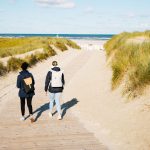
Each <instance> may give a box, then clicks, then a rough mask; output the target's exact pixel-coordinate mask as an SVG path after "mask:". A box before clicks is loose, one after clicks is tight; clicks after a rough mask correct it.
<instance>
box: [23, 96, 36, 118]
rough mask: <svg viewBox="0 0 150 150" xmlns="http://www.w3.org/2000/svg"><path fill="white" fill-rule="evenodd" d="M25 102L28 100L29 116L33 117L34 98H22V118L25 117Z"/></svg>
mask: <svg viewBox="0 0 150 150" xmlns="http://www.w3.org/2000/svg"><path fill="white" fill-rule="evenodd" d="M25 100H27V106H28V109H29V114H30V115H32V113H33V112H32V97H28V98H25V97H20V105H21V114H22V116H24V115H25Z"/></svg>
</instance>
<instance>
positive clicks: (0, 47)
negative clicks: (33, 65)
mask: <svg viewBox="0 0 150 150" xmlns="http://www.w3.org/2000/svg"><path fill="white" fill-rule="evenodd" d="M49 44H50V45H52V44H53V45H54V46H56V47H57V48H59V49H60V50H62V51H64V50H67V47H66V45H68V46H70V47H72V48H77V49H79V48H80V47H79V46H78V45H76V43H74V42H72V41H71V40H68V39H63V38H51V37H28V38H0V57H6V56H13V55H16V54H23V53H26V52H29V51H32V50H34V49H38V48H44V49H48V47H49Z"/></svg>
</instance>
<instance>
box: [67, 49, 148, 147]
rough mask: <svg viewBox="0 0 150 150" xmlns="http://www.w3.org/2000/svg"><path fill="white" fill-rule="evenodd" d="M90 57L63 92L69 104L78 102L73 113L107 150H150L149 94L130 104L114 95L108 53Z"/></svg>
mask: <svg viewBox="0 0 150 150" xmlns="http://www.w3.org/2000/svg"><path fill="white" fill-rule="evenodd" d="M87 53H90V55H91V57H90V59H89V60H88V62H87V63H86V64H85V65H84V66H83V67H82V68H81V69H80V70H79V72H77V73H76V75H75V76H74V77H73V78H72V80H71V82H70V83H69V85H68V86H67V87H66V89H65V91H64V99H65V100H66V101H68V100H69V99H70V98H71V97H72V96H74V97H76V98H77V99H78V101H79V102H78V105H77V106H76V107H73V108H72V110H73V113H74V114H75V115H76V117H78V118H79V119H80V121H81V123H83V124H84V126H85V127H86V128H87V129H88V130H89V131H91V132H94V134H95V135H96V137H97V138H98V139H99V140H100V141H101V142H103V143H104V144H105V145H107V147H108V149H111V150H150V132H149V131H150V94H146V95H145V96H143V97H141V98H137V99H135V100H134V101H130V102H127V99H125V98H123V97H122V95H121V90H122V89H117V90H115V91H113V92H112V91H111V77H112V71H111V69H110V68H109V67H108V66H107V63H106V56H105V51H100V50H94V49H93V51H87ZM66 93H67V94H66ZM148 93H149V91H148Z"/></svg>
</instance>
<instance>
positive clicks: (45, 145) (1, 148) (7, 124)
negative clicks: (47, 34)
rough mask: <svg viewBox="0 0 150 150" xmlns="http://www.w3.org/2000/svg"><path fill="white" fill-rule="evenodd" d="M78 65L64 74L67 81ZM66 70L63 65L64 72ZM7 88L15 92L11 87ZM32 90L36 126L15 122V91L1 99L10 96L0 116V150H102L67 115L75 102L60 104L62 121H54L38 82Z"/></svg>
mask: <svg viewBox="0 0 150 150" xmlns="http://www.w3.org/2000/svg"><path fill="white" fill-rule="evenodd" d="M83 56H84V59H82V61H83V63H84V61H86V60H87V59H88V57H89V56H87V57H86V56H85V55H84V53H83V54H82V56H81V57H82V58H83ZM75 59H76V58H74V60H75ZM72 63H73V62H72ZM70 65H73V64H70ZM81 65H82V64H80V63H79V64H76V66H77V67H74V70H69V71H68V72H66V78H67V80H68V81H69V80H70V78H71V76H72V74H73V73H75V72H76V71H77V70H78V69H79V68H80V67H81ZM68 67H69V66H68V65H66V70H67V68H68ZM40 78H43V76H40V77H37V79H40ZM37 82H38V81H37ZM11 86H12V87H13V88H15V84H14V85H11ZM36 86H37V87H38V90H37V91H36V92H37V94H36V96H35V97H34V99H33V107H34V111H35V113H34V117H35V118H36V122H34V123H33V124H31V123H30V120H29V119H26V120H25V121H23V122H21V121H20V120H19V117H20V105H19V100H18V97H17V91H15V92H13V88H12V91H10V92H9V93H7V94H6V96H4V97H3V99H2V100H5V98H8V97H7V95H9V94H12V98H10V99H9V100H8V101H7V103H6V105H5V107H4V108H3V110H2V111H1V112H0V150H106V148H105V147H104V146H103V145H102V144H101V143H99V141H98V140H97V139H96V138H95V136H94V135H93V134H92V133H90V132H88V131H87V130H86V129H85V128H84V127H83V125H82V124H81V123H80V122H79V121H78V119H77V118H75V117H74V115H73V114H72V113H71V107H74V106H75V105H76V104H77V103H78V100H77V99H75V98H74V99H72V100H70V101H68V102H64V103H63V104H62V108H63V120H61V121H58V120H57V113H56V112H54V114H55V115H54V117H53V118H49V116H48V108H49V101H48V97H46V96H45V95H44V92H43V85H41V82H39V83H37V85H36ZM27 113H28V109H27V108H26V114H27Z"/></svg>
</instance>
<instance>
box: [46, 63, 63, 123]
mask: <svg viewBox="0 0 150 150" xmlns="http://www.w3.org/2000/svg"><path fill="white" fill-rule="evenodd" d="M52 66H53V67H52V68H51V70H50V71H49V72H48V73H47V76H46V80H45V92H46V95H47V91H49V96H50V104H49V109H50V112H49V116H50V117H52V109H53V103H54V101H55V103H56V107H57V112H58V118H57V119H58V120H61V119H62V117H61V106H60V96H61V93H62V92H63V89H64V85H65V80H64V74H63V72H62V71H61V69H60V68H59V67H58V63H57V61H53V62H52Z"/></svg>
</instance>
